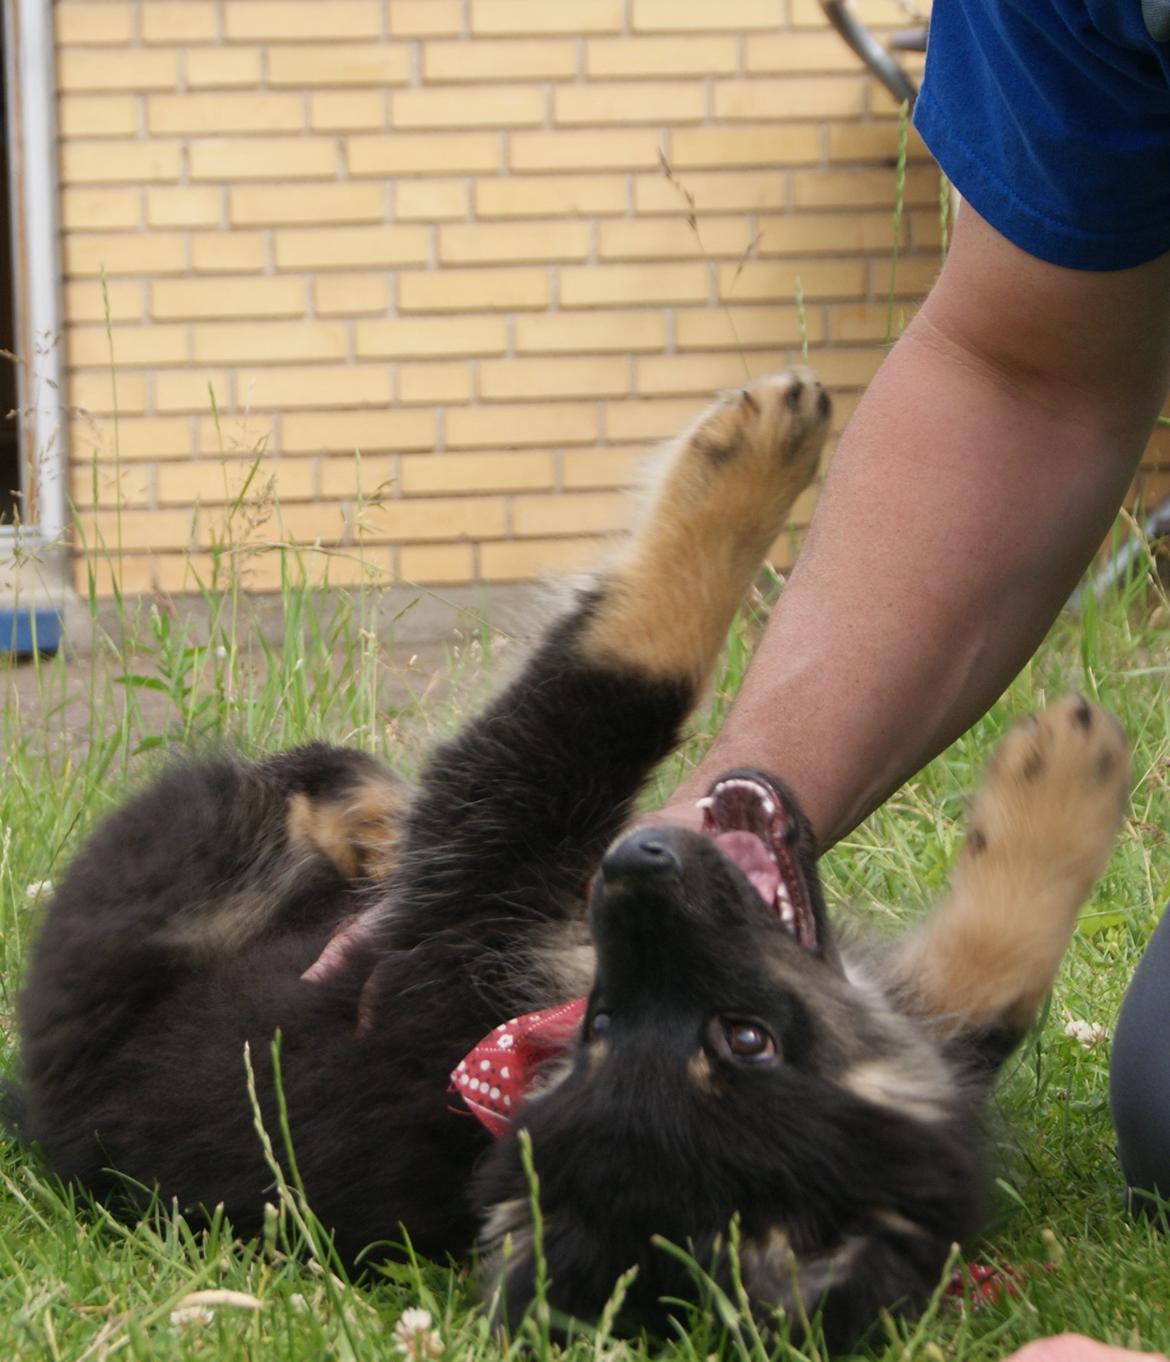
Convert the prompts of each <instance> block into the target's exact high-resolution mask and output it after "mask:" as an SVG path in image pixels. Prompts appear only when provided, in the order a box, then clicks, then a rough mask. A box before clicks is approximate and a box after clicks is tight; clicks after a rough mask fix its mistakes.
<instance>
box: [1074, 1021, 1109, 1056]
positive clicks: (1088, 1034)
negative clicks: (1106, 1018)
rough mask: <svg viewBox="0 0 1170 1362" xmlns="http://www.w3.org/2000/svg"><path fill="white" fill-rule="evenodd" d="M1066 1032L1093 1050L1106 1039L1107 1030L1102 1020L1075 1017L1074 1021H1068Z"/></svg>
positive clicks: (1078, 1042)
mask: <svg viewBox="0 0 1170 1362" xmlns="http://www.w3.org/2000/svg"><path fill="white" fill-rule="evenodd" d="M1064 1034H1065V1035H1066V1036H1071V1037H1072V1039H1073V1040H1075V1041H1076V1043H1077V1044H1078V1045H1083V1046H1084V1047H1085V1049H1086V1050H1091V1049H1092V1048H1093V1046H1094V1045H1099V1044H1100V1043H1101V1041H1103V1040H1104V1039H1105V1034H1106V1032H1105V1028H1104V1027H1103V1026H1102V1025H1101V1023H1100V1022H1087V1021H1080V1020H1079V1019H1077V1018H1075V1017H1074V1018H1073V1020H1072V1021H1070V1022H1068V1023H1066V1025H1065V1028H1064Z"/></svg>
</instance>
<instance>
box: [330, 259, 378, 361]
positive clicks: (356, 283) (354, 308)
mask: <svg viewBox="0 0 1170 1362" xmlns="http://www.w3.org/2000/svg"><path fill="white" fill-rule="evenodd" d="M389 305H390V285H389V283H388V282H387V280H386V276H385V275H384V274H326V275H322V276H321V278H319V279H315V280H314V281H313V306H314V308H315V309H316V311H317V313H318V314H319V315H320V316H323V317H335V316H340V317H351V316H356V315H358V314H360V313H363V312H374V313H377V312H385V311H386V309H387V307H389ZM359 353H360V351H359Z"/></svg>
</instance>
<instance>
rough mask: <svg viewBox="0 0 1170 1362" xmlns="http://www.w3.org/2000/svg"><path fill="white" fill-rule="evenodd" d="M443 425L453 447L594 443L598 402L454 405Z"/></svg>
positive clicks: (490, 447)
mask: <svg viewBox="0 0 1170 1362" xmlns="http://www.w3.org/2000/svg"><path fill="white" fill-rule="evenodd" d="M444 425H445V427H446V434H447V444H448V446H449V447H450V448H452V449H497V448H499V447H501V446H508V445H542V446H547V445H562V444H564V445H581V444H595V443H596V441H597V438H598V430H597V406H596V403H593V402H541V403H538V404H536V405H529V406H524V405H522V404H521V405H517V406H503V405H500V406H492V407H453V408H452V409H451V410H450V411H448V412H447V414H446V417H445V418H444Z"/></svg>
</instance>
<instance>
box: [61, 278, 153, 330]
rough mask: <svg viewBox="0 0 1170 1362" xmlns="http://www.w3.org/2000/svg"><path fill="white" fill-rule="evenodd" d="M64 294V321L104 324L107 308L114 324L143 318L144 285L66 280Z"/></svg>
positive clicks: (118, 281) (112, 280) (116, 281)
mask: <svg viewBox="0 0 1170 1362" xmlns="http://www.w3.org/2000/svg"><path fill="white" fill-rule="evenodd" d="M64 294H65V308H64V311H65V321H67V322H104V321H105V320H106V309H107V306H108V307H109V313H110V318H111V319H112V320H113V321H115V322H125V321H137V320H138V319H139V318H141V317H142V315H143V302H144V285H142V284H140V283H138V282H134V283H131V282H129V281H127V280H123V279H110V280H108V281H106V282H105V283H104V284H103V283H101V282H97V281H93V282H91V281H88V280H85V281H83V280H69V281H67V282H66V284H65V289H64Z"/></svg>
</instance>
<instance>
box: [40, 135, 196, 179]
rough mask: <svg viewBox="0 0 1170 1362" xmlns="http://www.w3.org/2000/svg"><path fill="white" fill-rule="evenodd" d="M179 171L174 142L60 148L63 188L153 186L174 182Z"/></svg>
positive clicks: (73, 144)
mask: <svg viewBox="0 0 1170 1362" xmlns="http://www.w3.org/2000/svg"><path fill="white" fill-rule="evenodd" d="M181 167H182V153H181V144H180V143H178V142H157V141H150V142H65V143H64V144H63V145H62V147H61V179H62V181H63V183H65V184H144V183H156V184H157V183H159V182H160V181H164V180H177V179H178V178H179V171H180V169H181Z"/></svg>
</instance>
